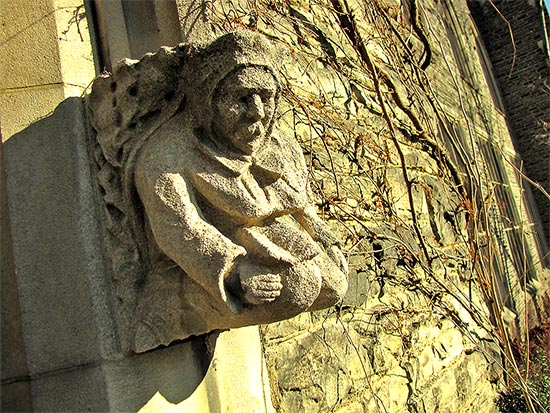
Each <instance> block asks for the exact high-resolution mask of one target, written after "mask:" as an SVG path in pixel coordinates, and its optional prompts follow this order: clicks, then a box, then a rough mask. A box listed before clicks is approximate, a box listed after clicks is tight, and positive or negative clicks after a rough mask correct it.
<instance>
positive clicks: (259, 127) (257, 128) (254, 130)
mask: <svg viewBox="0 0 550 413" xmlns="http://www.w3.org/2000/svg"><path fill="white" fill-rule="evenodd" d="M264 130H265V128H264V125H263V123H262V122H260V121H258V122H255V123H253V124H251V125H248V127H246V134H247V135H248V136H249V137H250V138H252V139H256V138H259V137H260V136H262V135H263V133H264Z"/></svg>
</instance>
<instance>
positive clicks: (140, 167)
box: [89, 32, 347, 352]
mask: <svg viewBox="0 0 550 413" xmlns="http://www.w3.org/2000/svg"><path fill="white" fill-rule="evenodd" d="M276 53H277V49H276V48H275V47H274V45H273V44H271V43H270V42H268V41H267V39H265V38H264V37H263V36H261V35H258V34H255V33H252V32H236V33H230V34H228V35H225V36H223V37H220V38H219V39H217V40H216V41H214V42H213V43H211V44H210V45H208V46H205V47H185V46H181V47H179V48H175V49H163V50H161V52H159V53H158V54H157V55H150V56H146V57H145V58H144V59H142V60H141V61H140V62H133V61H125V62H122V63H121V64H120V65H119V66H118V67H117V68H116V69H115V71H114V74H113V75H111V76H104V77H102V78H100V79H98V80H96V82H95V84H94V87H93V91H92V93H91V96H90V98H89V108H90V113H91V117H92V125H93V127H94V129H95V132H96V137H97V142H98V147H97V151H96V157H97V159H98V164H99V165H100V168H99V172H98V176H99V180H100V185H101V188H102V191H103V195H104V200H105V205H106V212H107V217H108V220H107V227H108V228H109V230H110V232H111V233H112V234H113V235H114V237H113V240H114V243H113V248H114V251H115V252H114V253H113V264H114V265H113V278H114V284H115V294H116V295H117V298H118V301H119V302H120V304H119V307H120V313H121V314H119V322H120V323H121V325H122V330H123V334H125V336H126V337H127V338H126V340H127V346H128V347H129V348H131V349H133V350H134V351H137V352H142V351H146V350H149V349H152V348H155V347H157V346H159V345H166V344H169V343H170V342H172V341H174V340H178V339H184V338H186V337H189V336H192V335H198V334H203V333H206V332H209V331H212V330H215V329H226V328H232V327H240V326H246V325H253V324H263V323H270V322H274V321H279V320H282V319H286V318H290V317H293V316H295V315H297V314H299V313H301V312H303V311H311V310H316V309H321V308H326V307H329V306H332V305H334V304H336V303H338V302H339V301H340V300H341V299H342V297H343V295H344V294H345V292H346V290H347V280H346V273H347V265H346V261H345V259H344V256H343V254H342V252H341V251H340V248H339V241H338V239H337V238H336V237H335V236H334V235H333V234H332V233H331V232H330V230H329V229H328V227H327V226H326V224H325V223H324V222H323V221H322V220H321V219H320V218H319V217H318V216H317V214H316V212H315V209H314V206H313V205H312V204H311V202H310V201H309V198H308V182H307V179H308V173H307V168H306V164H305V161H304V158H303V154H302V151H301V148H300V147H299V145H298V143H297V142H296V141H295V140H294V139H293V138H290V137H288V136H285V134H283V133H281V132H280V131H279V130H278V128H277V122H276V119H277V118H276V110H277V106H278V102H279V96H280V92H281V87H280V82H279V78H278V76H279V71H278V70H277V67H276V63H275V62H277V61H278V60H279V59H278V57H277V54H276Z"/></svg>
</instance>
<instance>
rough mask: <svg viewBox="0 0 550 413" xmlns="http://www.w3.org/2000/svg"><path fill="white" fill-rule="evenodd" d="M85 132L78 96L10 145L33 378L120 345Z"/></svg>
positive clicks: (12, 212)
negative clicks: (112, 320)
mask: <svg viewBox="0 0 550 413" xmlns="http://www.w3.org/2000/svg"><path fill="white" fill-rule="evenodd" d="M86 131H87V125H86V121H85V117H84V112H83V106H82V102H81V100H80V99H76V98H75V99H69V100H67V101H65V102H64V103H62V104H61V105H60V106H59V107H58V109H57V110H56V111H55V112H54V113H53V114H52V115H51V116H49V117H47V118H45V119H43V120H41V121H39V122H36V123H35V124H33V125H31V126H30V127H28V128H27V129H25V130H24V131H23V132H21V133H19V134H17V135H15V136H13V137H12V138H11V139H9V140H8V141H7V142H6V143H5V144H4V157H5V168H6V177H7V185H6V186H7V197H8V207H9V216H10V224H11V232H12V242H13V254H14V265H15V271H16V274H17V283H18V288H19V298H20V306H21V319H22V329H23V337H24V341H25V344H26V352H27V365H28V370H29V374H31V375H35V374H40V373H44V372H48V371H52V370H58V369H63V368H67V367H72V366H75V365H85V364H89V363H93V362H95V361H96V360H98V358H100V355H101V354H109V353H110V352H112V351H113V348H114V347H115V345H114V344H113V341H114V338H113V334H114V333H113V331H114V330H113V326H112V324H110V322H109V318H110V315H109V312H110V310H109V304H108V300H107V296H108V295H109V286H108V285H106V284H105V281H106V280H105V279H104V276H105V272H104V268H103V251H102V244H101V241H100V238H101V235H100V231H101V227H100V226H99V225H98V222H100V221H98V216H97V213H98V211H97V205H96V203H97V202H96V200H97V197H96V192H95V188H94V187H93V186H92V180H91V174H90V172H91V171H90V167H89V165H90V161H89V154H88V141H87V133H86ZM96 310H97V311H96ZM100 325H101V327H100Z"/></svg>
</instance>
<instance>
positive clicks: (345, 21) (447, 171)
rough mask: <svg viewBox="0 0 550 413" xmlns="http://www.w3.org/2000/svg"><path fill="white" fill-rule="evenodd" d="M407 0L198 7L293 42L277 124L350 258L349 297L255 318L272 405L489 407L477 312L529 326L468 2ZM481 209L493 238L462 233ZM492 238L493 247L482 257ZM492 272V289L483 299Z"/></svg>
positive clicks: (504, 139) (524, 260)
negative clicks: (298, 153) (260, 321)
mask: <svg viewBox="0 0 550 413" xmlns="http://www.w3.org/2000/svg"><path fill="white" fill-rule="evenodd" d="M414 3H416V7H417V10H416V13H417V15H418V16H419V17H414V16H413V14H414V11H413V10H412V9H411V7H412V6H411V4H412V2H406V4H405V2H398V1H384V2H382V1H379V2H378V1H375V2H367V3H359V2H354V1H348V2H345V1H333V2H330V3H329V2H316V3H315V4H312V3H307V2H300V1H296V2H291V3H284V4H283V3H277V2H276V3H273V2H271V3H269V4H267V3H265V4H264V3H255V4H254V5H251V4H249V3H247V2H244V1H243V2H233V3H232V9H231V10H232V13H233V14H232V16H233V17H234V19H233V20H231V21H228V20H227V19H226V16H227V15H226V14H225V13H226V10H225V9H224V7H223V6H222V5H220V7H219V8H215V7H213V8H211V9H209V10H208V11H207V12H206V16H207V18H208V19H209V21H210V22H211V27H212V30H213V31H214V32H215V31H216V30H217V29H218V28H221V27H223V28H224V29H225V30H229V29H231V28H237V27H240V25H244V26H249V27H253V28H254V29H257V30H259V31H261V32H264V33H267V34H268V35H270V36H272V37H273V38H275V39H277V40H278V41H279V42H280V43H282V44H283V45H285V46H286V47H287V48H288V50H289V51H290V58H289V60H288V61H287V62H285V71H284V73H285V79H286V81H287V84H286V87H285V89H284V93H283V96H284V99H283V102H282V106H283V110H282V113H283V114H284V115H283V116H282V118H281V125H284V126H282V128H283V129H284V128H288V130H292V131H294V133H295V135H296V136H297V137H298V139H299V140H300V142H301V143H302V145H303V148H304V152H305V156H306V159H308V162H309V164H310V165H311V168H312V173H311V179H312V188H313V192H314V194H315V198H314V199H315V200H316V203H317V207H318V208H319V210H320V211H321V215H322V216H324V217H325V219H328V220H329V222H330V224H331V227H332V228H333V230H334V231H335V232H336V233H337V234H338V235H339V237H340V238H341V239H342V241H343V242H344V243H345V246H344V251H346V254H347V257H348V258H349V262H350V280H349V284H350V288H349V293H348V295H347V297H346V299H345V300H344V306H342V307H339V308H338V309H333V310H330V311H326V312H320V313H313V314H303V315H300V316H298V317H296V318H294V319H291V320H289V321H285V322H281V323H275V324H270V325H268V326H265V327H264V328H263V330H262V331H263V335H264V340H265V344H264V348H265V352H266V357H267V364H268V369H269V370H270V377H271V386H272V389H273V397H274V398H273V401H274V404H275V407H276V408H277V409H278V410H279V411H281V412H295V411H304V412H325V411H342V412H345V411H350V412H351V411H369V412H377V411H388V412H389V411H391V412H428V411H429V412H436V411H439V412H451V411H460V412H479V411H487V412H490V411H495V406H494V404H493V399H494V397H495V396H496V392H497V390H498V386H499V382H500V380H501V373H502V372H501V367H500V355H499V352H498V348H497V346H496V345H495V342H496V341H498V338H497V335H498V331H496V330H495V329H494V328H493V327H491V326H490V323H489V314H491V313H492V314H493V315H495V314H496V317H499V318H500V317H501V314H502V315H505V314H515V317H516V318H515V319H513V318H512V322H511V323H509V326H510V328H511V330H512V331H518V329H519V331H520V332H521V334H523V333H524V332H525V326H526V324H525V323H526V320H525V319H524V317H523V314H524V304H523V302H524V301H525V300H526V301H527V302H529V303H532V302H533V300H534V299H533V297H532V296H530V295H527V297H526V294H528V293H527V292H526V290H525V289H524V288H523V287H522V285H521V282H522V281H521V280H522V279H523V275H524V274H523V272H524V270H522V268H525V266H524V265H526V266H527V267H528V268H531V266H532V268H533V271H534V273H535V274H534V275H533V276H534V278H539V279H541V280H542V279H547V274H546V273H545V272H544V270H543V268H542V266H541V265H540V261H539V259H540V257H541V255H540V254H541V253H542V255H544V251H538V250H537V248H536V245H535V244H536V243H535V241H534V239H533V237H532V236H530V235H528V234H526V235H525V236H524V235H521V234H518V233H515V232H513V231H509V230H506V228H507V227H509V223H510V222H517V223H518V225H519V223H520V222H529V221H528V220H529V218H528V216H527V215H526V214H525V202H526V201H525V199H523V198H522V196H521V194H522V190H521V188H522V185H523V184H522V183H521V182H520V181H518V178H517V174H516V173H515V171H514V168H513V167H512V166H511V164H508V162H507V160H509V159H514V157H515V156H516V155H515V152H514V148H513V145H512V143H511V140H510V135H509V133H508V131H507V127H506V121H505V119H504V117H503V116H502V114H501V113H499V112H498V111H497V110H496V109H495V106H494V104H493V100H492V99H493V97H492V96H491V93H490V91H489V89H488V88H487V86H486V85H487V80H486V78H485V76H484V70H483V67H482V64H481V62H480V60H479V57H478V55H477V51H476V48H478V47H479V46H478V45H477V44H476V41H475V40H476V37H475V36H476V31H475V29H474V27H473V25H472V24H471V21H470V19H469V15H468V9H467V4H466V2H452V4H450V2H435V1H433V2H432V1H426V2H422V4H421V5H420V3H419V2H414ZM351 11H352V12H351ZM339 13H340V14H339ZM235 16H236V17H235ZM411 33H412V35H411ZM426 36H428V37H429V40H428V37H426ZM404 45H407V46H406V47H404ZM412 62H414V63H412ZM374 70H376V73H374ZM472 166H473V167H472ZM501 184H505V185H506V186H505V187H504V186H503V187H501V186H499V185H501ZM467 191H472V193H474V194H481V195H479V198H477V195H474V197H473V198H471V197H470V195H471V194H470V195H466V193H467ZM499 191H500V192H499ZM501 193H508V194H510V193H511V194H512V195H508V198H501V196H503V195H502V194H501ZM501 199H508V200H507V201H506V200H504V201H501ZM503 205H507V206H509V208H510V210H512V211H514V212H513V214H516V215H513V216H512V215H510V214H512V213H511V212H510V211H509V210H506V209H505V208H502V206H503ZM478 214H487V215H488V216H489V217H490V219H489V220H488V222H489V224H488V225H489V227H488V231H489V233H488V234H489V236H488V237H486V234H487V233H485V234H484V235H481V233H480V232H474V233H472V232H470V233H468V228H469V227H471V226H472V225H476V227H475V228H477V229H475V230H474V231H479V228H481V227H483V228H486V227H485V226H484V225H485V224H483V223H482V222H481V221H479V220H478V218H476V217H479V216H480V215H478ZM503 217H504V218H503ZM510 217H512V218H513V220H512V219H511V218H510ZM477 225H479V227H477ZM472 235H473V236H472ZM516 237H517V238H519V239H523V240H524V242H525V244H518V243H514V242H517V239H516ZM486 243H488V247H487V250H485V252H484V254H486V256H490V257H493V258H492V259H490V260H488V261H485V262H479V261H477V262H476V257H474V256H472V255H471V253H472V252H473V251H479V248H480V246H481V245H484V244H486ZM518 251H524V252H525V253H524V254H523V257H518V256H517V255H516V252H518ZM495 273H497V274H501V275H499V276H494V274H495ZM545 277H546V278H545ZM489 285H493V287H488V286H489ZM490 288H494V291H497V292H498V293H497V294H501V295H497V296H496V298H497V299H496V300H493V301H488V302H492V305H491V308H488V307H487V306H486V304H485V302H486V301H485V299H486V298H488V295H490V294H491V289H490ZM493 297H495V296H493ZM504 305H505V306H507V307H508V308H506V307H505V306H504ZM518 315H519V316H518Z"/></svg>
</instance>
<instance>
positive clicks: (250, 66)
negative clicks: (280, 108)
mask: <svg viewBox="0 0 550 413" xmlns="http://www.w3.org/2000/svg"><path fill="white" fill-rule="evenodd" d="M277 60H280V59H277V56H276V49H275V48H274V47H273V44H272V43H270V42H268V40H267V39H266V38H265V37H264V36H262V35H260V34H257V33H254V32H248V31H246V32H245V31H241V32H234V33H229V34H227V35H225V36H222V37H220V38H219V39H217V40H216V41H214V42H213V43H211V44H210V45H209V46H207V47H206V48H205V49H203V50H200V51H198V53H197V54H196V55H195V56H194V58H193V63H191V64H190V65H189V66H188V67H190V68H192V70H193V73H189V74H187V77H188V79H189V81H188V85H190V93H189V94H188V99H189V100H188V103H189V106H188V107H189V109H190V110H191V112H192V114H193V120H194V126H195V128H196V129H198V132H199V134H200V135H201V136H207V137H209V139H214V140H215V139H218V140H220V139H221V140H226V141H229V142H230V143H232V146H233V147H235V148H236V149H238V150H240V151H241V152H244V153H247V154H249V151H251V150H252V149H251V148H252V144H251V142H252V141H254V140H257V139H256V138H259V137H265V136H269V134H270V133H271V130H272V128H273V123H274V115H275V110H276V107H277V104H278V100H279V95H280V84H279V79H278V75H277V74H278V71H277V69H276V67H275V62H276V61H277Z"/></svg>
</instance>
